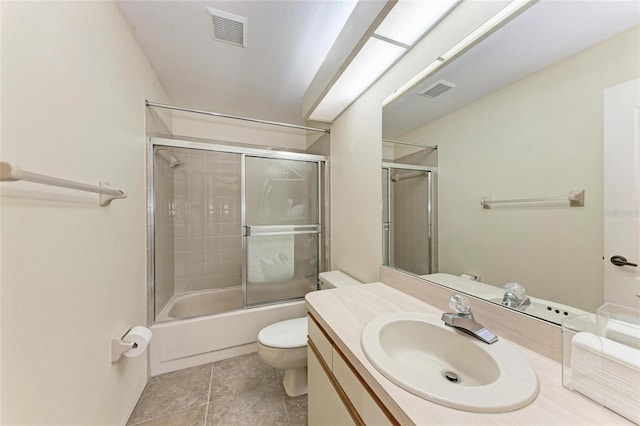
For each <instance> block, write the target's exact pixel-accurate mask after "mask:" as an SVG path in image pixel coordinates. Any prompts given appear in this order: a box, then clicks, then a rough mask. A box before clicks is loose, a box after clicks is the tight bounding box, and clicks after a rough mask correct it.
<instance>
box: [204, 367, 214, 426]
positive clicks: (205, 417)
mask: <svg viewBox="0 0 640 426" xmlns="http://www.w3.org/2000/svg"><path fill="white" fill-rule="evenodd" d="M212 386H213V363H211V372H210V373H209V392H208V393H207V410H206V411H205V412H204V423H203V426H207V420H208V417H209V404H211V387H212Z"/></svg>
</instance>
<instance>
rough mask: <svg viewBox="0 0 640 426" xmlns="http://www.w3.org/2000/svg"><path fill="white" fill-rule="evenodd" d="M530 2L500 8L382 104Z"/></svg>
mask: <svg viewBox="0 0 640 426" xmlns="http://www.w3.org/2000/svg"><path fill="white" fill-rule="evenodd" d="M529 4H531V1H530V0H513V1H512V2H511V3H509V4H508V5H507V6H505V7H503V8H502V9H500V11H499V12H498V13H496V14H495V15H493V16H492V17H491V18H489V19H487V20H486V21H485V22H484V23H483V24H482V25H480V26H479V27H478V28H476V29H475V30H473V31H472V32H471V33H469V35H467V36H466V37H465V38H463V39H462V40H460V41H459V42H458V43H456V44H455V45H454V46H453V47H452V48H450V49H449V50H447V51H446V52H445V53H443V54H442V55H440V57H439V58H437V59H436V60H435V61H433V62H432V63H430V64H429V65H428V66H427V67H426V68H424V69H423V70H422V71H420V72H419V73H418V74H416V75H415V76H413V78H411V79H410V80H409V81H407V82H406V83H405V84H403V85H402V86H400V87H399V88H398V89H396V90H395V91H394V92H393V93H392V94H391V95H389V96H387V98H386V99H385V100H384V101H383V102H382V105H383V106H385V105H388V104H389V103H391V102H392V101H394V100H395V99H397V98H398V97H400V96H401V95H403V94H404V93H405V92H407V91H408V90H409V89H411V88H412V87H413V86H414V85H415V84H417V83H419V82H420V81H421V80H423V79H424V78H426V77H427V76H429V75H430V74H432V73H434V72H435V71H436V70H437V69H438V68H440V66H441V65H442V64H444V63H446V62H448V61H449V60H451V59H452V58H453V57H455V56H456V55H457V54H458V53H460V52H462V51H463V50H464V49H466V48H467V47H469V46H471V45H473V44H474V43H476V42H477V41H478V40H479V39H480V38H481V37H482V36H484V35H485V34H487V33H488V32H490V31H491V30H493V29H494V28H495V27H497V26H498V25H499V24H501V23H502V22H504V21H505V20H506V19H508V18H509V17H510V16H511V15H513V14H515V13H516V12H518V11H519V10H520V9H522V8H523V7H524V6H527V5H529Z"/></svg>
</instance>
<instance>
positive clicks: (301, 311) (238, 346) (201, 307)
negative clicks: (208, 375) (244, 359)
mask: <svg viewBox="0 0 640 426" xmlns="http://www.w3.org/2000/svg"><path fill="white" fill-rule="evenodd" d="M240 291H241V290H240V287H231V288H227V289H218V290H206V291H202V292H197V293H186V294H182V295H176V296H174V297H172V298H171V300H170V301H169V302H168V303H167V306H166V307H165V308H164V309H163V310H162V311H161V312H160V314H159V315H158V322H156V323H155V324H154V325H152V326H151V330H152V332H153V339H152V341H151V344H150V345H149V361H150V370H151V375H152V376H156V375H158V374H163V373H168V372H170V371H175V370H179V369H181V368H186V367H193V366H196V365H201V364H206V363H209V362H215V361H219V360H221V359H225V358H231V357H234V356H238V355H243V354H247V353H251V352H255V351H256V350H257V346H256V338H257V336H258V332H259V331H260V330H261V329H262V328H264V327H266V326H267V325H269V324H273V323H274V322H278V321H283V320H286V319H291V318H296V317H303V316H305V315H306V313H307V310H306V308H305V306H304V300H296V301H292V302H285V303H278V304H273V305H268V306H260V307H253V308H245V309H242V308H238V309H235V310H232V311H228V312H223V313H218V314H213V315H204V316H197V315H203V314H207V313H212V312H216V311H218V312H219V311H220V310H228V309H229V306H230V305H228V304H227V303H228V302H230V301H231V302H233V303H237V301H238V300H242V298H241V297H240V296H239V295H238V292H240ZM240 294H241V293H240ZM236 306H237V305H236ZM231 309H233V308H231ZM180 318H187V319H180Z"/></svg>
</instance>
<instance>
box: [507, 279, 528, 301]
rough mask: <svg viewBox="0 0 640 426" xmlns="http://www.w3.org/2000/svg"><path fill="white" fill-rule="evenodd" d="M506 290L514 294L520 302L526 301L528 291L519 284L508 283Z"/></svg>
mask: <svg viewBox="0 0 640 426" xmlns="http://www.w3.org/2000/svg"><path fill="white" fill-rule="evenodd" d="M504 290H505V292H507V293H511V294H513V295H514V296H515V297H516V298H517V299H518V301H520V300H522V299H524V297H525V295H526V291H525V289H524V287H522V286H521V285H520V284H518V283H507V284H506V285H505V286H504Z"/></svg>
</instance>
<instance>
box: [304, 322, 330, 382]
mask: <svg viewBox="0 0 640 426" xmlns="http://www.w3.org/2000/svg"><path fill="white" fill-rule="evenodd" d="M307 322H308V323H309V324H308V326H309V331H308V334H309V339H310V340H311V341H312V342H313V344H314V345H315V347H316V349H318V352H319V353H320V356H322V359H323V360H324V362H325V363H326V364H327V365H328V366H329V368H330V369H331V368H332V366H333V362H332V350H333V348H332V345H331V341H330V340H329V338H328V337H327V336H325V334H324V332H323V331H322V330H321V329H320V327H319V326H318V324H316V322H315V320H314V319H313V317H312V316H311V315H309V316H307Z"/></svg>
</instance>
